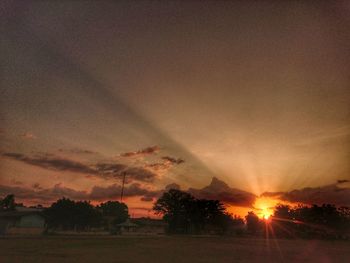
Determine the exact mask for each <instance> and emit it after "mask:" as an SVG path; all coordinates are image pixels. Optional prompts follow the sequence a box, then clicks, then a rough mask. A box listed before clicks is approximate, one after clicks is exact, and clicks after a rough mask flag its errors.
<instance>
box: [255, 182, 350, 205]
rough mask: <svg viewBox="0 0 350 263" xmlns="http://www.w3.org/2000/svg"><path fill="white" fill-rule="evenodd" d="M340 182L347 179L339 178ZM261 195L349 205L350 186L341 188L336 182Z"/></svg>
mask: <svg viewBox="0 0 350 263" xmlns="http://www.w3.org/2000/svg"><path fill="white" fill-rule="evenodd" d="M340 181H342V182H341V184H343V183H347V182H348V180H340ZM338 183H339V181H338ZM262 196H270V197H271V196H273V197H278V198H280V199H281V200H285V201H289V202H297V203H304V204H310V205H311V204H317V205H321V204H334V205H338V206H350V188H342V187H339V186H338V185H337V184H331V185H326V186H322V187H307V188H303V189H299V190H293V191H290V192H267V193H263V194H262Z"/></svg>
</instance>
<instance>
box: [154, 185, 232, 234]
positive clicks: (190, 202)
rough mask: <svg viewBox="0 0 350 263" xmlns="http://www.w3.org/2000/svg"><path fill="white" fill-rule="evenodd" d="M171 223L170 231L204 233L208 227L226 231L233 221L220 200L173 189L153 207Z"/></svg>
mask: <svg viewBox="0 0 350 263" xmlns="http://www.w3.org/2000/svg"><path fill="white" fill-rule="evenodd" d="M153 209H154V211H155V212H156V213H157V214H161V215H163V219H164V220H165V221H166V222H168V224H169V232H170V233H198V234H199V233H202V232H204V231H206V228H211V229H213V228H214V229H216V231H220V232H225V231H226V230H227V229H228V228H229V227H230V225H231V224H232V223H233V218H232V216H231V215H229V214H228V213H226V212H225V207H224V205H223V204H222V203H221V202H220V201H218V200H207V199H196V198H194V197H193V196H192V195H190V194H189V193H186V192H183V191H180V190H176V189H171V190H169V191H168V192H165V193H164V194H163V195H162V197H160V198H159V199H158V200H157V202H156V203H155V205H154V207H153Z"/></svg>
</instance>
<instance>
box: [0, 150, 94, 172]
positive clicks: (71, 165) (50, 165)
mask: <svg viewBox="0 0 350 263" xmlns="http://www.w3.org/2000/svg"><path fill="white" fill-rule="evenodd" d="M3 156H5V157H7V158H11V159H14V160H17V161H22V162H24V163H27V164H31V165H34V166H39V167H42V168H45V169H49V170H56V171H70V172H77V173H87V174H94V173H95V172H96V171H95V170H94V169H92V168H90V167H89V166H87V165H85V164H82V163H80V162H77V161H73V160H69V159H63V158H58V157H48V156H46V155H44V156H34V157H29V156H26V155H24V154H20V153H4V154H3Z"/></svg>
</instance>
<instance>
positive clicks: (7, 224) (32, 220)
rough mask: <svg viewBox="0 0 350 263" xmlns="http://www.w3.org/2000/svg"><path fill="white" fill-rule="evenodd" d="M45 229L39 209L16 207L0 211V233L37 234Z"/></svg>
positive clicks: (43, 219)
mask: <svg viewBox="0 0 350 263" xmlns="http://www.w3.org/2000/svg"><path fill="white" fill-rule="evenodd" d="M44 230H45V218H44V216H43V215H42V211H41V209H37V208H27V207H18V208H16V210H14V211H4V212H0V235H16V234H19V235H38V234H42V233H43V232H44Z"/></svg>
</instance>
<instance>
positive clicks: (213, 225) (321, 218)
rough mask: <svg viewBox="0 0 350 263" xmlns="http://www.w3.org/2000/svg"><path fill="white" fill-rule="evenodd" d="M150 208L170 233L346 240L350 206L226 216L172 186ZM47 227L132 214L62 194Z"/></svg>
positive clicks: (109, 222) (8, 200)
mask: <svg viewBox="0 0 350 263" xmlns="http://www.w3.org/2000/svg"><path fill="white" fill-rule="evenodd" d="M18 205H21V204H16V202H15V198H14V196H13V195H8V196H6V197H5V198H3V199H0V211H11V210H14V209H15V207H16V206H18ZM153 210H154V212H155V213H156V214H157V215H159V216H161V217H162V218H163V220H164V221H165V222H167V223H168V229H167V230H168V233H169V234H209V233H216V234H228V233H235V234H249V235H257V236H263V235H267V234H269V235H270V236H271V234H272V235H273V236H275V237H291V238H293V237H302V238H314V237H316V238H344V237H346V238H349V233H350V209H349V208H348V207H336V206H334V205H330V204H324V205H321V206H319V205H313V206H305V205H299V206H296V207H291V206H288V205H282V204H279V205H277V206H276V207H275V210H274V214H273V215H272V216H271V217H270V218H269V219H268V220H264V219H260V218H259V217H258V216H257V215H256V214H255V213H254V212H249V213H248V214H247V215H246V217H245V219H242V218H241V217H238V216H232V215H231V214H229V213H228V212H227V210H226V208H225V206H224V204H223V203H221V202H220V201H218V200H209V199H197V198H195V197H194V196H192V195H191V194H189V193H187V192H184V191H181V190H177V189H170V190H169V191H167V192H164V193H163V195H162V196H161V197H160V198H159V199H158V200H157V201H156V202H155V203H154V206H153ZM43 215H44V217H45V219H46V224H47V228H48V229H61V230H76V231H85V230H89V229H91V228H103V229H105V230H110V231H111V230H113V229H115V228H116V226H117V225H118V224H120V223H123V222H125V221H126V220H127V219H128V218H129V217H130V216H129V211H128V206H127V205H126V204H125V203H121V202H118V201H107V202H103V203H100V204H99V205H97V206H94V205H92V204H91V203H90V202H88V201H73V200H70V199H67V198H61V199H59V200H57V201H56V202H54V203H52V204H51V206H50V207H48V208H45V209H44V210H43Z"/></svg>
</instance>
